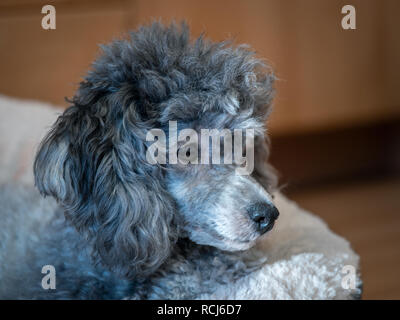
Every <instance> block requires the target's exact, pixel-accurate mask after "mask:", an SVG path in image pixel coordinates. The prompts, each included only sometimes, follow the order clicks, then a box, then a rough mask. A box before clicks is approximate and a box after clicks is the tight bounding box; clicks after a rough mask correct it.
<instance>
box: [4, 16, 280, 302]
mask: <svg viewBox="0 0 400 320" xmlns="http://www.w3.org/2000/svg"><path fill="white" fill-rule="evenodd" d="M273 83H274V75H273V73H272V72H271V70H270V68H269V67H268V66H267V65H266V64H264V63H263V62H262V61H260V60H259V59H257V58H255V56H254V53H253V52H251V51H250V50H249V49H248V48H247V46H234V45H233V44H231V43H230V42H220V43H213V42H211V41H209V40H206V39H204V37H203V36H200V37H199V38H198V39H197V40H194V41H192V40H190V37H189V31H188V27H187V26H186V25H185V24H182V25H180V26H177V25H175V24H171V25H169V26H164V25H162V24H161V23H158V22H155V23H152V24H151V25H148V26H145V27H141V28H139V29H138V30H137V31H135V32H132V33H130V37H129V38H128V39H119V40H115V41H113V42H112V43H111V44H109V45H105V46H102V54H101V55H100V56H99V57H98V58H97V60H96V61H95V62H94V63H93V65H92V69H91V70H90V71H89V72H88V74H87V75H86V77H85V78H84V81H83V82H81V83H80V86H79V88H78V90H77V93H76V94H75V96H74V97H73V98H72V99H71V100H69V102H70V103H71V106H70V107H69V108H68V109H66V110H65V111H64V112H63V114H62V115H60V116H59V117H58V119H57V121H56V122H55V124H54V125H53V127H52V128H51V130H50V131H49V132H48V134H47V135H46V137H45V138H44V139H43V141H42V142H41V144H40V146H39V148H38V152H37V154H36V159H35V163H34V175H35V185H36V187H37V189H38V190H39V191H40V193H41V194H42V195H44V196H51V197H52V198H54V199H55V200H52V199H46V201H44V199H43V198H42V197H40V196H39V193H37V191H36V190H31V189H29V188H28V187H20V188H19V189H17V190H15V189H10V187H8V188H5V187H3V190H2V191H1V192H0V198H2V199H0V202H1V203H6V202H7V201H9V199H10V198H12V195H14V198H15V193H17V194H19V202H18V203H19V204H18V205H8V206H7V205H6V206H4V207H3V210H2V214H1V219H0V283H1V284H2V285H1V287H0V297H1V298H8V299H15V298H22V299H31V298H33V299H121V298H132V299H190V298H194V297H196V296H197V295H198V294H199V293H211V292H213V288H214V287H215V284H216V283H229V282H230V281H234V280H235V279H237V278H238V277H240V276H243V275H244V274H246V273H248V272H250V270H254V269H257V268H260V267H261V266H262V265H263V264H264V263H265V259H264V258H260V257H259V256H258V255H257V251H256V250H255V249H254V248H255V245H256V244H257V243H258V241H259V240H260V239H261V238H262V237H263V236H268V231H269V230H271V228H272V227H273V225H274V221H275V220H276V219H277V217H278V214H279V213H278V211H277V209H276V207H275V206H274V204H273V201H274V200H273V193H274V190H275V188H276V184H277V182H276V180H277V179H276V174H275V172H274V170H273V168H272V167H271V166H270V165H269V164H268V163H267V160H268V155H269V141H268V137H267V136H266V129H265V124H266V120H267V117H268V115H269V113H270V109H271V102H272V98H273V94H274V89H273ZM171 122H176V123H177V131H179V132H181V131H182V130H184V129H191V130H194V131H196V132H199V131H200V130H202V129H221V130H222V129H228V130H230V131H234V130H246V129H252V130H253V131H252V132H253V133H254V134H253V136H252V138H253V140H252V141H253V143H254V149H252V150H250V151H249V150H248V149H247V146H246V154H247V153H249V154H250V153H253V159H254V169H253V170H252V171H251V172H249V174H247V175H245V174H237V170H236V169H237V167H238V165H239V164H237V163H228V164H226V163H222V164H214V163H211V164H208V163H194V162H193V163H192V162H189V163H186V164H182V163H177V164H174V163H172V162H168V161H167V162H166V163H150V162H149V160H148V157H147V153H148V152H147V151H148V150H149V148H150V145H151V144H152V143H153V142H152V141H149V139H148V132H149V130H151V129H154V128H158V129H160V130H162V131H163V132H166V133H167V136H168V137H169V138H170V136H171V133H168V132H169V130H170V127H169V126H170V123H171ZM203 140H204V139H203ZM246 141H247V140H246ZM182 147H183V146H182V144H180V145H178V146H177V150H178V152H180V151H181V148H182ZM168 148H171V146H170V145H169V146H168ZM167 151H168V150H167ZM186 151H187V150H186ZM225 151H226V149H225V148H224V149H223V152H221V153H222V154H223V157H228V155H227V154H226V153H225ZM186 153H187V152H186ZM224 153H225V154H224ZM21 203H23V204H22V205H21ZM252 248H253V249H252ZM44 266H52V267H53V268H54V270H55V275H56V286H55V288H50V289H48V288H47V289H46V288H44V287H43V285H42V284H43V277H44V276H45V274H44V273H43V267H44Z"/></svg>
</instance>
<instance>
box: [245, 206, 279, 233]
mask: <svg viewBox="0 0 400 320" xmlns="http://www.w3.org/2000/svg"><path fill="white" fill-rule="evenodd" d="M247 211H248V213H249V216H250V219H251V220H253V221H254V222H255V223H256V225H257V229H258V231H259V232H260V233H261V234H264V233H265V232H267V231H269V230H271V229H272V227H273V226H274V222H275V220H276V219H277V218H278V216H279V211H278V209H277V208H276V207H275V206H274V205H271V204H268V203H264V202H257V203H255V204H253V205H252V206H251V207H250V208H249V209H248V210H247Z"/></svg>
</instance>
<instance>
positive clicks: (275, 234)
mask: <svg viewBox="0 0 400 320" xmlns="http://www.w3.org/2000/svg"><path fill="white" fill-rule="evenodd" d="M61 112H62V109H60V108H57V107H55V106H52V105H49V104H46V103H41V102H34V101H23V100H19V99H13V98H9V97H6V96H2V95H0V184H2V183H8V182H13V183H20V184H23V185H33V173H32V164H33V159H34V154H35V150H36V148H37V146H38V144H39V142H40V140H41V138H42V137H43V136H44V134H45V133H46V132H47V130H48V129H49V128H50V127H51V125H52V123H53V122H54V121H55V119H56V118H57V116H58V115H59V114H60V113H61ZM275 204H276V206H277V207H278V209H279V211H280V217H279V221H278V223H277V224H276V226H275V228H274V229H273V230H272V231H271V232H270V234H269V236H268V237H266V238H265V240H263V241H262V242H261V243H260V244H259V245H258V249H259V253H260V254H262V255H265V258H266V264H265V265H264V266H263V267H262V268H260V269H258V270H257V271H254V272H252V273H250V274H248V275H246V276H244V277H242V278H240V279H239V280H237V281H235V282H234V283H230V284H228V285H221V286H219V287H218V286H216V289H215V292H213V293H212V294H204V295H200V296H199V297H198V298H199V299H354V298H360V296H361V279H360V277H359V272H358V271H359V257H358V256H357V254H356V253H355V252H354V251H353V250H352V248H351V246H350V244H349V242H348V241H347V240H345V239H343V238H342V237H340V236H338V235H336V234H334V233H333V232H332V231H331V230H329V228H328V226H327V225H326V224H325V223H324V221H322V220H321V219H320V218H318V217H317V216H315V215H313V214H311V213H310V212H307V211H305V210H303V209H302V208H300V207H299V206H298V205H296V203H294V202H292V201H290V200H289V199H287V198H286V197H285V196H284V195H282V194H277V196H276V201H275Z"/></svg>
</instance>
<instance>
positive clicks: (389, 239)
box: [288, 179, 400, 299]
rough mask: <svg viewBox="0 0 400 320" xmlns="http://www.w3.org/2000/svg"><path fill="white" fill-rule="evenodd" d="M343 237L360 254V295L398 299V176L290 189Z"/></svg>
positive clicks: (399, 195)
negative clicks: (361, 289) (362, 282)
mask: <svg viewBox="0 0 400 320" xmlns="http://www.w3.org/2000/svg"><path fill="white" fill-rule="evenodd" d="M288 194H289V196H290V197H291V198H292V199H293V200H296V201H297V202H298V203H299V204H300V205H301V206H303V207H304V208H306V209H308V210H310V211H312V212H314V213H315V214H318V215H319V216H320V217H322V218H323V219H324V220H325V221H326V222H327V223H328V224H329V226H330V228H331V229H332V230H333V231H335V232H336V233H338V234H340V235H342V236H344V237H346V238H347V239H348V240H349V241H350V242H351V244H352V246H353V248H354V249H355V251H356V252H357V253H358V254H359V255H360V257H361V272H362V278H363V281H364V292H363V299H400V179H379V180H374V181H363V182H352V183H346V184H336V185H330V186H323V187H318V188H311V189H310V188H309V189H304V190H296V191H291V192H289V193H288Z"/></svg>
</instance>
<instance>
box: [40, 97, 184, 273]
mask: <svg viewBox="0 0 400 320" xmlns="http://www.w3.org/2000/svg"><path fill="white" fill-rule="evenodd" d="M81 93H82V90H81ZM117 95H118V93H115V94H109V95H107V96H103V97H102V98H100V99H96V100H95V102H94V100H93V101H91V103H92V105H84V106H82V105H77V104H75V105H74V106H72V107H70V108H68V109H67V110H66V111H65V112H64V113H63V114H62V115H61V116H60V117H59V118H58V120H57V121H56V123H55V124H54V126H53V128H52V129H51V131H50V132H49V133H48V134H47V136H46V137H45V138H44V140H43V141H42V143H41V145H40V147H39V150H38V153H37V155H36V159H35V163H34V174H35V184H36V186H37V187H38V188H39V190H40V191H41V193H42V194H44V195H51V196H53V197H55V198H56V199H57V200H58V201H59V202H60V203H61V204H62V205H63V207H64V208H65V214H66V217H67V219H69V220H70V221H71V222H72V223H73V225H74V226H75V227H76V228H77V229H78V230H79V231H80V232H81V233H83V234H84V235H86V236H87V238H88V240H89V241H90V242H91V244H92V245H93V248H94V250H93V252H94V256H95V257H97V258H99V259H100V261H101V262H102V263H103V264H104V265H105V266H106V267H108V268H109V269H111V270H112V271H114V272H117V273H118V274H121V275H123V276H126V277H128V278H132V277H139V276H146V275H148V274H150V273H152V272H154V271H155V270H156V269H157V268H158V267H159V266H160V265H161V264H162V263H163V262H164V261H165V259H166V258H167V257H168V256H169V254H170V251H171V247H172V245H173V242H174V241H175V239H176V237H175V234H176V231H175V227H174V222H173V220H174V219H173V213H174V208H173V201H172V200H171V198H170V196H169V194H168V193H167V192H166V191H165V188H164V186H163V185H162V183H163V179H162V171H161V168H160V167H159V166H156V165H151V164H149V163H148V162H147V161H146V158H145V153H146V150H145V149H146V146H145V132H144V131H145V130H146V128H145V126H144V125H143V122H142V121H138V117H140V116H139V115H138V114H137V113H136V111H135V106H134V105H133V103H132V102H131V103H130V105H122V104H123V103H121V101H123V99H122V100H121V97H120V96H117ZM86 98H88V97H87V96H86V97H85V96H81V97H80V101H83V100H84V99H86ZM88 100H89V101H90V100H91V99H89V98H88ZM138 123H140V124H141V125H138Z"/></svg>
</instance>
